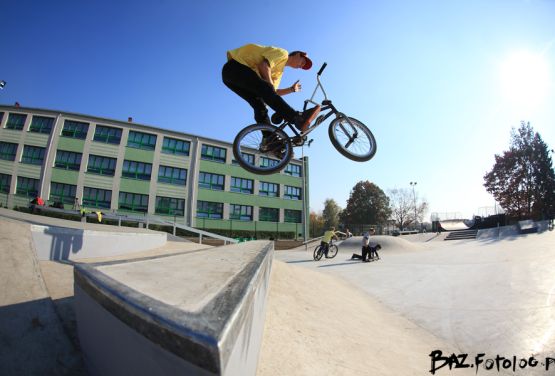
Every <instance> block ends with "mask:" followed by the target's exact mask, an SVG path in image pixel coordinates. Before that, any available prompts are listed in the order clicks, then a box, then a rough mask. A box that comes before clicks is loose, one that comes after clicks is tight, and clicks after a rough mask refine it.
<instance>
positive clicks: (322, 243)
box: [320, 242, 330, 257]
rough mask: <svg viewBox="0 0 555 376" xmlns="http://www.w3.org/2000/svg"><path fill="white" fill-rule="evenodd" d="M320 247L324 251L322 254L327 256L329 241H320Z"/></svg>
mask: <svg viewBox="0 0 555 376" xmlns="http://www.w3.org/2000/svg"><path fill="white" fill-rule="evenodd" d="M320 247H322V250H323V252H324V255H325V256H326V257H328V252H329V250H330V245H329V243H326V242H320Z"/></svg>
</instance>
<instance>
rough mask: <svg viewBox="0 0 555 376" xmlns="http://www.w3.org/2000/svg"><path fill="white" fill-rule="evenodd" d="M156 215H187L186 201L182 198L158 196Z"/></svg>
mask: <svg viewBox="0 0 555 376" xmlns="http://www.w3.org/2000/svg"><path fill="white" fill-rule="evenodd" d="M155 210H156V214H163V215H176V216H181V217H183V216H184V215H185V200H184V199H182V198H173V197H160V196H156V209H155Z"/></svg>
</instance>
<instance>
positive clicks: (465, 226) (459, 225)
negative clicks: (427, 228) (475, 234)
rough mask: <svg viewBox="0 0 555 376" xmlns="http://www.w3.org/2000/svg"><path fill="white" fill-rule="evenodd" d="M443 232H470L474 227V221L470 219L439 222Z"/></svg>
mask: <svg viewBox="0 0 555 376" xmlns="http://www.w3.org/2000/svg"><path fill="white" fill-rule="evenodd" d="M439 225H440V226H441V228H442V229H443V231H458V230H469V229H471V228H472V227H473V226H474V220H469V219H449V220H445V221H441V222H439Z"/></svg>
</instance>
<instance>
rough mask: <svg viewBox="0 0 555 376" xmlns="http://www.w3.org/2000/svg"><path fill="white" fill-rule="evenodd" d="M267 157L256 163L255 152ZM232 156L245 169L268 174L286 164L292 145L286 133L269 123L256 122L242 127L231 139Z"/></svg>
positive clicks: (291, 154) (277, 170) (281, 168)
mask: <svg viewBox="0 0 555 376" xmlns="http://www.w3.org/2000/svg"><path fill="white" fill-rule="evenodd" d="M257 153H263V154H267V155H268V158H267V159H265V160H264V161H263V160H260V161H259V162H258V163H256V158H255V154H257ZM233 156H234V157H235V160H236V161H237V162H238V163H239V165H240V166H241V167H243V168H244V169H245V170H247V171H249V172H252V173H255V174H260V175H269V174H273V173H276V172H279V171H281V170H283V169H284V168H285V166H287V164H288V163H289V161H290V160H291V158H292V156H293V146H292V145H291V141H290V140H289V137H288V136H287V134H286V133H285V132H284V131H282V130H281V129H279V128H277V127H274V126H273V125H270V124H264V123H258V124H252V125H249V126H248V127H245V128H243V129H242V130H241V131H240V132H239V133H238V134H237V136H236V137H235V140H234V141H233Z"/></svg>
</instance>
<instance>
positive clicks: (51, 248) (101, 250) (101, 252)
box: [31, 225, 167, 260]
mask: <svg viewBox="0 0 555 376" xmlns="http://www.w3.org/2000/svg"><path fill="white" fill-rule="evenodd" d="M31 234H32V236H33V242H34V244H35V249H36V250H37V257H38V259H39V260H79V259H83V258H92V257H107V256H119V255H123V254H126V253H132V252H140V251H146V250H149V249H153V248H158V247H161V246H163V245H165V244H166V242H167V234H166V233H162V232H154V231H150V232H148V233H147V232H129V231H126V232H115V231H95V230H84V229H76V228H65V227H56V226H42V225H31Z"/></svg>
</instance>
